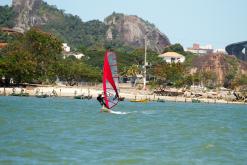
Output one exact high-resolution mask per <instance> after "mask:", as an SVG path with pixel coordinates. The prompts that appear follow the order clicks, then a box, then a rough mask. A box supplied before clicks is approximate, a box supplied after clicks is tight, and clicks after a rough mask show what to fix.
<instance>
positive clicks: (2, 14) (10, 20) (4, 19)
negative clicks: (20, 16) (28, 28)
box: [0, 6, 16, 28]
mask: <svg viewBox="0 0 247 165" xmlns="http://www.w3.org/2000/svg"><path fill="white" fill-rule="evenodd" d="M15 15H16V14H15V13H14V11H13V10H12V8H11V7H8V6H0V27H9V28H12V27H14V25H15V21H14V18H15Z"/></svg>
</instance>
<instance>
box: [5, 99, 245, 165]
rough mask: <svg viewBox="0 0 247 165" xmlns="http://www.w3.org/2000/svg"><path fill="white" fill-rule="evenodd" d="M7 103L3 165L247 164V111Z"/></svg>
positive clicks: (204, 107)
mask: <svg viewBox="0 0 247 165" xmlns="http://www.w3.org/2000/svg"><path fill="white" fill-rule="evenodd" d="M99 109H100V106H99V104H98V103H97V102H96V101H95V100H90V101H88V100H83V101H82V100H73V99H63V98H55V99H54V98H53V99H52V98H45V99H38V98H32V97H27V98H24V97H23V98H21V97H0V164H20V165H23V164H59V165H60V164H86V165H88V164H96V165H98V164H100V165H101V164H114V165H115V164H117V165H118V164H119V165H125V164H138V165H144V164H152V165H156V164H157V165H159V164H161V165H163V164H165V165H166V164H168V165H180V164H182V165H194V164H195V165H197V164H198V165H216V164H219V165H222V164H223V165H226V164H229V165H245V164H246V162H247V105H227V104H191V103H174V102H166V103H154V102H151V103H147V104H140V103H130V102H127V101H126V102H121V103H120V104H119V105H118V106H117V107H116V108H115V110H116V111H125V112H129V113H128V114H126V115H116V114H108V113H100V112H99Z"/></svg>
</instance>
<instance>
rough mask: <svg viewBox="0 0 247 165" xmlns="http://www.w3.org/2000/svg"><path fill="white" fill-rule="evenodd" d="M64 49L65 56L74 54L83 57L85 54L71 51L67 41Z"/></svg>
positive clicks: (78, 57) (79, 57)
mask: <svg viewBox="0 0 247 165" xmlns="http://www.w3.org/2000/svg"><path fill="white" fill-rule="evenodd" d="M62 49H63V57H64V58H66V57H69V56H74V57H75V58H77V59H81V58H82V57H84V56H85V55H84V54H83V53H78V52H71V51H70V47H69V46H68V44H67V43H63V46H62Z"/></svg>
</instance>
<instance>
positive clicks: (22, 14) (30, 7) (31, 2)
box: [12, 0, 46, 31]
mask: <svg viewBox="0 0 247 165" xmlns="http://www.w3.org/2000/svg"><path fill="white" fill-rule="evenodd" d="M42 3H43V1H42V0H13V1H12V7H13V9H14V11H15V12H16V13H17V18H16V27H15V28H17V29H20V30H21V31H26V30H28V29H30V27H32V26H35V25H42V24H44V23H45V22H46V19H45V18H44V17H42V16H41V15H40V14H39V9H40V6H41V4H42Z"/></svg>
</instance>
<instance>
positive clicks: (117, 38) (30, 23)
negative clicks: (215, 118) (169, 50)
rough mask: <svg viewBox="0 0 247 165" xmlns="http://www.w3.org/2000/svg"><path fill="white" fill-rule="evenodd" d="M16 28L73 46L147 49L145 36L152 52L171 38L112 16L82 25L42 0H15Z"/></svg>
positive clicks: (124, 17) (143, 24)
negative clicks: (34, 29)
mask: <svg viewBox="0 0 247 165" xmlns="http://www.w3.org/2000/svg"><path fill="white" fill-rule="evenodd" d="M12 7H13V10H14V11H15V13H16V14H17V15H16V17H15V28H16V29H19V30H22V31H26V30H28V29H30V28H31V27H34V26H36V27H37V26H38V27H40V28H42V29H43V30H45V31H49V32H52V33H55V34H56V35H57V36H58V37H60V38H61V39H62V40H63V41H64V42H68V43H69V44H70V45H72V46H74V47H78V46H81V45H83V46H92V45H96V44H97V45H99V44H107V43H111V44H113V45H117V46H130V47H135V48H138V47H144V37H145V35H146V36H147V45H148V47H149V48H150V49H152V50H154V51H157V52H161V51H162V50H163V48H164V47H165V46H167V45H169V44H170V42H169V39H168V38H167V36H166V35H165V34H163V33H161V32H160V31H159V30H158V29H157V28H156V27H155V26H154V25H152V24H150V23H149V22H147V21H144V20H143V19H141V18H139V17H137V16H128V15H124V14H118V13H113V14H112V15H110V16H108V17H107V18H106V19H105V21H104V22H101V21H98V20H92V21H89V22H83V21H82V20H81V19H80V18H79V17H78V16H73V15H71V14H66V13H64V11H63V10H59V9H57V8H56V7H54V6H50V5H48V4H47V3H46V2H44V1H42V0H13V1H12Z"/></svg>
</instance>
